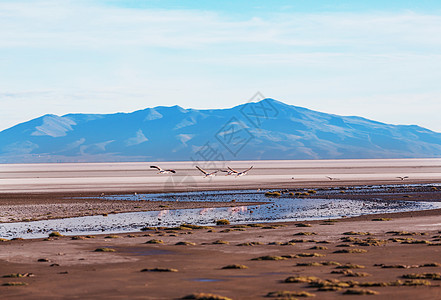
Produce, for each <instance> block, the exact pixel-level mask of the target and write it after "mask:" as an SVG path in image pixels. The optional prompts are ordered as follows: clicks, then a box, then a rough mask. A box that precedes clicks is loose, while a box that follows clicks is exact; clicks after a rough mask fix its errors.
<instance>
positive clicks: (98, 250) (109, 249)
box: [95, 248, 116, 252]
mask: <svg viewBox="0 0 441 300" xmlns="http://www.w3.org/2000/svg"><path fill="white" fill-rule="evenodd" d="M115 251H116V250H115V249H112V248H96V249H95V252H115Z"/></svg>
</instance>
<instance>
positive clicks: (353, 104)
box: [0, 0, 441, 132]
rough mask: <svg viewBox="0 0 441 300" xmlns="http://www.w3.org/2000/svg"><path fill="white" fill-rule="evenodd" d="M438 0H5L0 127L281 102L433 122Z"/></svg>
mask: <svg viewBox="0 0 441 300" xmlns="http://www.w3.org/2000/svg"><path fill="white" fill-rule="evenodd" d="M440 37H441V3H440V1H424V0H420V1H376V0H374V1H372V0H371V1H356V0H347V1H324V0H323V1H295V0H294V1H264V0H260V1H164V0H161V1H159V0H155V1H152V0H151V1H110V0H109V1H104V0H101V1H99V0H96V1H82V0H77V1H73V0H72V1H61V0H44V1H43V0H42V1H39V0H34V1H20V0H11V1H8V0H0V130H3V129H5V128H7V127H10V126H12V125H15V124H17V123H20V122H23V121H27V120H29V119H31V118H35V117H38V116H40V115H43V114H47V113H53V114H59V115H61V114H66V113H71V112H84V113H112V112H130V111H133V110H137V109H143V108H146V107H152V106H158V105H175V104H177V105H180V106H183V107H185V108H190V107H191V108H225V107H232V106H235V105H238V104H241V103H244V102H246V101H247V100H248V99H249V98H250V97H251V96H252V95H254V94H255V93H256V92H257V91H260V92H261V93H263V94H264V95H265V96H267V97H271V98H275V99H277V100H280V101H283V102H285V103H288V104H293V105H297V106H303V107H307V108H310V109H314V110H319V111H323V112H328V113H335V114H340V115H358V116H363V117H366V118H370V119H374V120H377V121H381V122H386V123H393V124H418V125H421V126H424V127H427V128H429V129H432V130H435V131H439V132H441V122H440V121H439V111H441V101H440V100H441V84H440V83H439V79H440V78H441V59H440V58H441V38H440Z"/></svg>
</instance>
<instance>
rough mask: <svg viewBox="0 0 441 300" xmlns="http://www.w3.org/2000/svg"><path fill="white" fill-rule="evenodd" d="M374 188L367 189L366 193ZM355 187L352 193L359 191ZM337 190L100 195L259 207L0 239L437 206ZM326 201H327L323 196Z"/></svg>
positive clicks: (92, 222) (152, 215)
mask: <svg viewBox="0 0 441 300" xmlns="http://www.w3.org/2000/svg"><path fill="white" fill-rule="evenodd" d="M372 188H375V187H370V189H372ZM365 191H366V190H363V189H358V190H355V191H352V192H356V193H358V192H360V193H361V192H365ZM339 192H340V191H338V190H332V189H331V190H327V191H325V192H320V193H322V194H323V197H324V198H326V199H311V198H294V197H288V196H286V195H282V197H277V198H274V197H266V196H265V195H264V191H256V190H244V191H210V192H187V193H168V194H138V195H134V194H130V195H115V196H108V197H106V198H107V199H109V200H112V199H113V200H121V199H122V200H140V201H141V200H149V201H161V200H167V201H170V200H172V201H173V200H174V201H209V202H217V201H225V202H230V201H233V200H234V201H235V202H237V203H240V202H250V201H252V202H261V203H262V204H259V205H252V206H237V207H223V208H202V209H177V210H167V209H164V210H161V211H150V212H133V213H120V214H109V215H108V216H102V215H98V216H87V217H77V218H66V219H54V220H45V221H33V222H19V223H3V224H0V237H1V238H15V237H22V238H40V237H47V235H48V233H50V232H51V231H59V232H60V233H62V234H64V235H79V234H100V233H121V232H135V231H140V230H141V228H142V227H145V226H165V227H171V226H176V225H180V224H182V223H190V224H198V225H213V224H215V221H216V220H218V219H228V220H229V221H230V222H231V223H232V224H242V223H263V222H286V221H305V220H320V219H330V218H342V217H352V216H359V215H365V214H376V213H391V212H402V211H416V210H426V209H434V208H440V207H441V203H439V202H413V201H387V202H386V201H375V200H372V201H360V200H339V199H338V195H339ZM328 197H329V198H330V199H327V198H328Z"/></svg>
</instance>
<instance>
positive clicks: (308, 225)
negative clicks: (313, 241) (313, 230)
mask: <svg viewBox="0 0 441 300" xmlns="http://www.w3.org/2000/svg"><path fill="white" fill-rule="evenodd" d="M295 225H296V227H312V225H311V224H307V223H297V224H295Z"/></svg>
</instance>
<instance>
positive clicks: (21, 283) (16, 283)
mask: <svg viewBox="0 0 441 300" xmlns="http://www.w3.org/2000/svg"><path fill="white" fill-rule="evenodd" d="M2 285H3V286H23V285H28V284H27V283H26V282H5V283H3V284H2Z"/></svg>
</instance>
